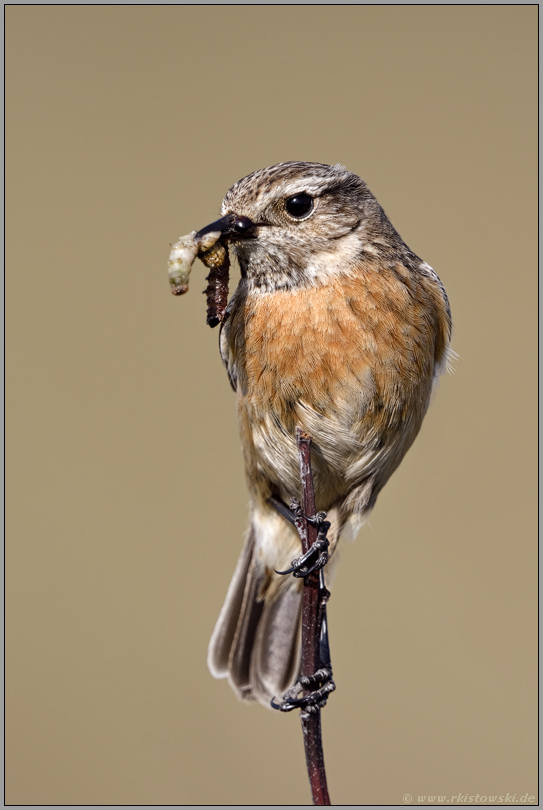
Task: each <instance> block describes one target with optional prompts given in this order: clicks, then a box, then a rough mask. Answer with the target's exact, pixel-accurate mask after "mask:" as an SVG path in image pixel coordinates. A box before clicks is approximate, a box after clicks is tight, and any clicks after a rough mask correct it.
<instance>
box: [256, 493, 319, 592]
mask: <svg viewBox="0 0 543 810" xmlns="http://www.w3.org/2000/svg"><path fill="white" fill-rule="evenodd" d="M269 502H270V503H271V504H272V506H274V507H275V509H277V511H278V512H279V514H282V515H283V517H286V518H287V520H289V519H290V518H289V517H287V515H286V514H285V510H286V509H288V507H287V506H286V505H285V504H284V503H283V502H282V501H280V502H278V501H277V499H276V498H270V499H269ZM278 504H280V505H281V506H282V507H283V508H280V507H279V505H278ZM288 511H289V513H290V515H292V521H291V522H292V523H294V525H295V526H296V528H298V526H297V521H300V520H306V521H307V522H308V523H310V524H311V525H312V526H315V528H316V529H317V532H318V533H317V539H316V540H315V542H314V543H313V544H312V545H311V546H310V547H309V549H308V550H307V551H306V553H305V554H302V555H301V556H300V557H297V558H296V559H295V560H292V563H291V567H290V568H287V570H286V571H276V572H275V573H276V574H282V575H285V574H292V575H293V576H295V577H297V578H304V577H307V576H309V574H312V573H313V572H314V571H319V570H320V569H321V568H324V566H325V565H326V563H327V562H328V559H329V555H328V547H329V545H330V542H329V540H328V537H327V534H328V529H329V528H330V522H329V521H328V520H325V517H326V512H317V514H316V515H312V516H308V515H304V514H303V512H302V508H301V506H300V502H299V501H297V500H296V499H295V498H293V499H292V500H291V502H290V509H289V510H288ZM315 558H316V559H315Z"/></svg>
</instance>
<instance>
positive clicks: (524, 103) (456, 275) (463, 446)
mask: <svg viewBox="0 0 543 810" xmlns="http://www.w3.org/2000/svg"><path fill="white" fill-rule="evenodd" d="M536 15H537V9H536V7H535V6H533V5H532V6H526V5H525V6H511V5H509V6H495V5H494V6H493V5H486V6H475V7H469V6H466V5H464V6H435V5H434V6H403V7H401V6H388V7H387V6H369V7H364V6H339V7H332V6H325V7H318V6H296V7H286V6H282V7H281V6H267V7H258V6H254V5H253V6H239V5H238V6H231V7H228V6H223V7H219V6H215V7H205V6H192V7H183V6H164V5H162V6H157V7H152V6H149V5H143V6H134V5H132V6H111V7H108V6H74V5H72V6H46V5H44V6H10V7H8V9H7V81H8V86H7V112H8V131H7V147H8V166H7V190H8V208H7V212H8V213H7V226H8V231H7V234H8V238H7V256H8V265H7V266H8V275H7V291H8V298H7V300H8V320H7V326H8V337H7V347H8V361H7V372H8V384H9V387H8V402H7V415H8V445H7V450H8V456H7V458H8V479H7V481H8V489H7V494H8V503H7V507H8V511H7V525H8V532H7V541H8V542H7V558H6V560H7V706H6V709H7V801H8V803H12V804H56V803H58V804H64V803H73V804H116V803H118V804H131V803H132V804H187V803H193V804H222V803H226V804H228V803H230V804H237V803H246V804H247V803H248V804H251V803H254V804H281V803H283V804H307V803H309V790H308V786H307V784H306V774H305V771H304V762H303V751H302V739H301V731H300V728H299V721H298V718H297V717H296V716H294V715H292V716H279V715H276V714H274V713H271V712H266V711H265V710H264V709H262V708H260V707H258V706H245V705H241V704H239V703H238V702H237V701H236V699H235V697H234V695H233V694H232V693H231V691H230V689H229V688H228V686H227V684H226V682H217V681H214V680H213V679H212V678H211V677H210V675H209V674H208V672H207V669H206V662H205V658H206V647H207V643H208V638H209V635H210V633H211V631H212V628H213V625H214V622H215V619H216V617H217V614H218V611H219V609H220V607H221V604H222V601H223V597H224V595H225V591H226V588H227V585H228V582H229V580H230V575H231V573H232V570H233V567H234V564H235V561H236V558H237V555H238V553H239V550H240V548H241V543H242V535H243V532H244V529H245V523H246V503H247V495H246V491H245V485H244V479H243V471H242V465H241V456H240V452H239V443H238V437H237V425H236V416H235V404H234V396H233V394H232V393H231V391H230V388H229V385H228V382H227V378H226V375H225V373H224V371H223V368H222V366H221V362H220V359H219V355H218V351H217V331H214V332H212V331H211V330H210V329H209V328H208V327H206V325H205V300H204V298H203V297H202V296H201V294H200V290H201V289H203V287H204V281H203V277H204V271H203V267H201V266H200V265H199V264H198V266H197V267H196V268H195V271H194V273H193V281H192V291H191V293H190V294H189V295H188V296H187V297H185V298H183V299H175V298H174V297H173V296H171V295H170V293H169V290H168V283H167V275H166V262H167V258H168V253H169V250H170V243H171V242H173V241H175V240H176V239H177V238H178V237H179V235H180V234H182V233H186V232H187V231H189V230H191V229H192V228H199V227H202V226H204V225H206V224H207V223H208V222H210V221H211V220H212V219H213V218H215V217H216V215H217V214H218V212H219V209H220V203H221V199H222V197H223V194H224V193H225V191H226V190H227V188H228V187H229V186H230V185H231V184H232V183H234V182H235V181H236V180H237V179H239V178H240V177H242V176H243V175H245V174H247V173H249V172H250V171H253V170H254V169H257V168H261V167H263V166H267V165H269V164H272V163H276V162H278V161H281V160H290V159H297V160H300V159H301V160H316V161H322V162H327V163H335V162H338V161H339V162H341V163H344V164H345V165H346V166H348V167H349V168H350V169H351V170H353V171H355V172H357V173H358V174H360V175H361V176H362V177H363V178H364V179H365V180H366V181H367V182H368V184H369V186H370V188H371V189H372V191H373V192H374V193H375V194H376V196H377V197H378V199H379V200H380V202H381V203H382V204H383V206H384V207H385V209H386V211H387V213H388V214H389V216H390V217H391V219H392V221H393V222H394V224H395V225H396V227H397V228H398V230H399V231H400V233H401V234H402V236H403V237H404V239H405V240H406V241H407V243H408V244H409V245H410V246H411V247H412V248H413V249H414V250H415V251H416V252H417V253H419V254H420V255H421V256H422V257H423V258H424V259H425V260H426V261H428V262H429V263H431V264H432V265H433V266H434V267H435V268H436V269H437V271H438V272H439V274H440V276H441V278H442V279H443V282H444V283H445V285H446V287H447V290H448V292H449V295H450V299H451V304H452V310H453V316H454V321H455V337H454V348H455V349H456V351H457V352H458V353H459V354H460V357H461V359H460V360H459V361H458V363H457V364H456V367H457V371H456V374H455V375H454V376H448V377H446V378H444V379H443V380H442V382H441V385H440V387H439V390H438V393H437V396H436V397H435V400H434V402H433V405H432V407H431V409H430V412H429V414H428V417H427V419H426V422H425V425H424V427H423V430H422V432H421V435H420V437H419V438H418V440H417V442H416V443H415V446H414V447H413V449H412V450H411V451H410V452H409V454H408V457H407V458H406V459H405V461H404V463H403V464H402V467H401V469H400V470H399V471H398V473H397V474H396V475H395V476H394V477H393V479H392V480H391V482H390V483H389V485H388V486H387V488H386V489H385V491H384V492H383V494H382V496H381V497H380V500H379V503H378V505H377V508H376V509H375V512H374V514H373V516H372V519H371V525H370V526H367V527H366V528H365V529H363V531H362V533H361V535H360V536H359V538H358V540H357V542H356V543H355V544H354V545H352V546H349V547H347V548H346V549H345V550H344V555H343V556H344V559H343V564H342V566H340V571H339V574H338V577H337V580H336V585H335V590H334V593H333V598H332V601H331V605H330V625H331V633H332V636H331V638H332V642H331V643H332V652H333V659H334V667H335V675H336V681H337V684H338V691H337V693H336V694H335V695H334V696H333V698H332V699H331V700H330V703H329V705H328V707H327V709H326V710H325V713H324V718H323V723H324V734H325V755H326V761H327V765H328V776H329V783H330V791H331V795H332V798H333V800H334V802H335V803H336V804H359V803H365V804H401V803H402V796H403V794H405V793H410V794H412V795H413V797H414V803H415V804H416V803H417V797H418V796H419V795H432V794H440V795H445V796H447V797H448V798H451V797H452V796H454V795H457V794H458V793H459V792H461V793H462V794H477V793H480V794H483V795H488V794H490V795H492V794H495V795H499V794H506V793H510V794H514V793H516V795H517V798H518V797H520V796H521V795H522V794H524V793H525V792H528V794H529V795H534V794H535V793H536V770H535V767H536V748H535V740H536V737H535V735H536V719H535V711H536V704H535V686H536V669H535V660H536V659H535V656H536V635H535V630H536V628H535V619H536V611H535V609H536V603H535V597H536V592H535V585H536V567H535V566H536V557H535V540H536V533H535V528H536V526H535V461H536V459H535V404H536V403H535V382H536V378H535V346H536V321H535V316H536V253H535V226H536V219H535V217H536V210H535V202H536V184H535V157H536V152H535V149H536V137H535V136H536V130H535V125H536V106H535V102H536V95H535V93H536V84H535V82H536V22H537V18H536Z"/></svg>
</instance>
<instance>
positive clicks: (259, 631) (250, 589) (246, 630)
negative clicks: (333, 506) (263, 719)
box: [208, 512, 302, 707]
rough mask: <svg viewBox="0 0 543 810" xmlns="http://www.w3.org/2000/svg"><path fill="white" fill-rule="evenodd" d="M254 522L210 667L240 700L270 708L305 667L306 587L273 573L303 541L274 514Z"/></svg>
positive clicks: (222, 616)
mask: <svg viewBox="0 0 543 810" xmlns="http://www.w3.org/2000/svg"><path fill="white" fill-rule="evenodd" d="M255 517H256V516H255V514H254V513H253V522H252V526H251V528H250V530H249V532H248V534H247V538H246V540H245V545H244V547H243V550H242V552H241V555H240V558H239V560H238V564H237V566H236V570H235V572H234V576H233V578H232V582H231V583H230V587H229V589H228V593H227V595H226V600H225V603H224V606H223V608H222V610H221V613H220V616H219V619H218V621H217V624H216V626H215V630H214V632H213V635H212V637H211V641H210V643H209V653H208V666H209V670H210V672H211V674H212V675H213V676H214V677H215V678H225V677H227V678H228V681H229V683H230V685H231V686H232V688H233V690H234V692H235V693H236V694H237V695H238V697H239V698H241V699H244V700H258V701H259V703H262V704H263V705H264V706H267V707H269V705H270V701H271V699H272V698H273V697H274V696H279V695H280V694H281V693H282V692H284V691H285V689H287V688H288V687H289V686H291V685H292V683H293V682H294V681H295V679H296V677H297V675H298V671H299V666H300V615H301V585H302V583H301V580H295V579H294V578H293V577H280V576H278V575H277V574H275V573H274V571H273V569H274V568H276V569H278V570H279V569H281V568H283V567H286V566H288V563H289V561H290V560H291V559H292V558H293V557H294V556H296V554H297V553H298V554H299V539H298V536H297V534H296V533H295V530H293V529H292V527H291V526H290V525H289V524H287V523H286V521H285V520H284V519H283V518H280V517H279V516H278V515H275V513H272V512H270V513H268V514H267V515H266V516H263V515H259V516H258V519H255ZM270 540H273V542H270ZM297 547H298V548H297ZM270 549H272V551H270ZM270 554H271V555H272V557H270Z"/></svg>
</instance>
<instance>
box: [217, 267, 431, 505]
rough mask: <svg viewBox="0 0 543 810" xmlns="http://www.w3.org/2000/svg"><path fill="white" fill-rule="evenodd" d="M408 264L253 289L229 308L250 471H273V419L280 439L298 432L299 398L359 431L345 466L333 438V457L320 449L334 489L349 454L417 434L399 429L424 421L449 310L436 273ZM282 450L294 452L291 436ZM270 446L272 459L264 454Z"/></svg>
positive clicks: (348, 431) (348, 430)
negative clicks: (421, 273) (305, 284)
mask: <svg viewBox="0 0 543 810" xmlns="http://www.w3.org/2000/svg"><path fill="white" fill-rule="evenodd" d="M402 270H403V268H402ZM406 274H407V271H403V274H402V272H400V271H395V270H392V269H382V268H380V269H372V271H371V272H363V273H361V274H360V275H359V276H357V277H356V278H351V277H346V276H342V277H338V278H337V279H334V280H333V281H332V282H331V283H328V284H326V285H323V286H316V287H310V288H305V289H302V290H296V291H288V290H285V291H278V292H275V293H265V294H262V293H260V292H257V291H255V292H252V293H250V294H249V295H248V296H247V298H246V299H245V301H244V302H243V304H242V305H241V306H239V307H238V308H237V309H236V310H235V311H234V312H233V313H232V319H231V322H230V325H229V343H230V346H231V351H232V353H233V356H234V362H235V365H236V369H237V378H238V396H239V411H240V420H241V430H242V441H243V444H244V447H245V456H246V461H247V464H248V475H249V478H255V477H257V478H258V477H260V478H262V477H264V478H266V476H267V477H273V470H274V463H273V459H272V455H273V449H269V448H268V447H267V446H266V443H271V440H269V435H270V426H274V427H275V426H277V435H276V436H274V439H273V441H274V442H275V443H280V442H281V437H282V434H288V435H289V436H290V437H293V436H294V431H295V427H296V425H297V424H300V420H301V416H300V414H301V409H300V403H303V405H304V406H307V407H308V408H309V409H311V411H314V412H316V414H320V415H322V416H323V417H324V418H325V419H327V420H332V423H333V424H337V429H338V431H342V433H345V435H346V436H347V437H348V436H349V435H351V436H352V442H351V444H349V441H348V438H347V439H346V440H345V443H344V448H345V449H344V451H341V452H343V454H344V455H345V456H346V459H345V467H344V469H343V468H341V464H340V463H339V462H338V459H337V456H338V453H337V452H336V449H335V448H333V447H331V450H330V453H329V459H328V460H327V458H326V457H325V456H326V453H325V452H324V451H323V453H321V456H322V457H321V458H320V461H319V464H320V466H321V478H322V479H323V480H324V478H325V477H326V475H328V478H329V479H330V481H331V483H330V486H332V488H333V490H334V493H335V494H336V495H337V494H338V492H339V490H341V489H342V486H343V487H344V486H345V484H342V481H341V477H342V476H345V475H346V474H347V473H346V470H347V463H348V459H347V457H349V458H350V457H351V456H353V455H355V454H356V452H362V449H361V448H363V447H366V446H367V447H370V446H371V447H375V448H377V449H376V452H378V450H379V448H380V447H382V446H383V444H387V443H388V444H390V445H391V446H392V444H393V443H394V442H397V443H399V444H402V446H403V445H406V449H407V446H408V445H409V444H410V443H411V441H412V439H410V440H409V441H408V442H407V441H406V436H404V435H402V432H403V433H405V432H406V431H408V432H409V433H410V434H411V433H412V434H413V437H412V438H414V436H415V435H416V433H417V432H418V429H419V427H420V423H421V422H422V418H423V416H424V413H425V411H426V408H427V404H428V400H429V396H430V391H431V387H432V380H433V376H434V368H435V363H436V359H438V358H437V355H438V353H439V351H440V349H439V344H440V335H441V332H442V329H443V328H444V326H443V323H442V320H443V318H444V317H445V315H444V314H443V315H442V313H440V311H439V307H438V306H437V305H436V301H438V298H437V296H435V295H434V291H433V290H431V289H427V286H428V284H431V283H432V282H431V281H430V280H428V279H424V278H422V279H421V278H419V277H418V276H417V277H414V276H413V275H412V274H410V275H409V274H408V275H406ZM334 420H335V421H334ZM313 427H314V425H313ZM315 439H316V443H317V446H318V437H315ZM330 444H332V441H331V442H330ZM398 446H399V445H398ZM338 447H341V444H340V442H339V441H338ZM259 448H263V449H261V450H259ZM357 448H358V450H357ZM277 452H278V453H281V452H282V453H283V455H285V453H287V452H288V453H289V454H290V455H291V456H292V458H293V461H295V457H294V455H293V449H292V445H291V443H290V444H289V445H288V448H287V445H286V444H285V447H284V448H283V449H281V448H278V450H277ZM403 452H405V450H404V451H402V454H401V455H403ZM266 455H269V456H270V459H271V460H269V463H268V464H267V465H266V464H265V463H264V461H262V462H261V461H259V456H262V457H263V456H266ZM277 463H278V461H277ZM398 463H399V462H398ZM327 465H328V468H329V469H325V468H326V466H327ZM276 466H277V464H276ZM396 466H397V465H396ZM332 467H333V468H334V469H332ZM264 469H265V471H267V472H265V474H264V473H263V472H262V471H263V470H264ZM330 476H332V477H330ZM334 476H335V479H334V481H332V478H334ZM283 477H284V476H283Z"/></svg>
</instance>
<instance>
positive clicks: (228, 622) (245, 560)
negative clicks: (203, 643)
mask: <svg viewBox="0 0 543 810" xmlns="http://www.w3.org/2000/svg"><path fill="white" fill-rule="evenodd" d="M254 544H255V542H254V533H253V529H252V528H251V529H250V530H249V533H248V535H247V538H246V540H245V544H244V546H243V549H242V551H241V554H240V557H239V560H238V563H237V565H236V570H235V571H234V576H233V577H232V581H231V583H230V586H229V588H228V592H227V594H226V599H225V600H224V605H223V608H222V610H221V612H220V615H219V618H218V620H217V624H216V625H215V630H214V631H213V635H212V636H211V640H210V642H209V650H208V656H207V665H208V667H209V671H210V672H211V674H212V675H213V677H214V678H226V676H227V675H228V659H229V657H230V650H231V648H232V642H233V641H234V636H235V635H236V628H237V626H238V621H239V617H240V613H241V611H242V603H243V597H244V591H245V583H246V581H247V576H248V572H249V568H250V566H251V565H252V562H253V552H254Z"/></svg>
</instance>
